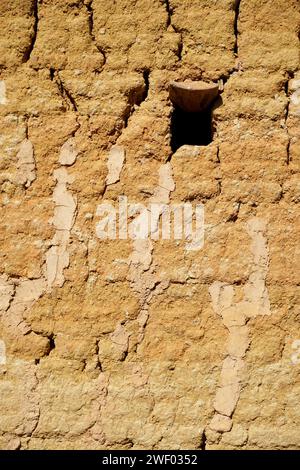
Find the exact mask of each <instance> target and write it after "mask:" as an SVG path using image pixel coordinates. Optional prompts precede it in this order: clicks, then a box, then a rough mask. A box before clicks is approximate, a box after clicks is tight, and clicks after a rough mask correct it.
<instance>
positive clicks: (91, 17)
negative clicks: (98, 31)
mask: <svg viewBox="0 0 300 470" xmlns="http://www.w3.org/2000/svg"><path fill="white" fill-rule="evenodd" d="M85 7H86V10H87V13H88V24H89V35H90V37H91V40H92V41H93V43H94V44H95V47H96V48H97V50H98V51H99V52H100V54H101V55H102V56H103V64H102V69H103V67H104V65H105V64H106V53H105V51H104V49H103V48H102V47H100V46H99V45H98V44H97V41H96V37H95V34H94V10H93V0H91V1H90V2H89V3H86V4H85Z"/></svg>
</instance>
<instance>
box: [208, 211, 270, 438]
mask: <svg viewBox="0 0 300 470" xmlns="http://www.w3.org/2000/svg"><path fill="white" fill-rule="evenodd" d="M246 230H247V232H248V234H249V236H250V237H251V251H252V255H253V264H252V267H251V272H250V275H249V280H248V282H247V283H246V284H245V286H244V289H243V291H244V298H243V300H242V301H240V302H235V301H234V286H232V285H230V284H226V283H223V282H219V281H215V282H214V283H213V284H212V285H211V286H210V288H209V293H210V296H211V300H212V305H213V309H214V311H215V312H216V313H217V314H218V315H220V316H221V317H222V321H223V324H224V326H225V327H226V328H227V329H228V332H229V335H228V340H227V350H226V353H227V357H226V358H225V359H224V361H223V364H222V370H221V376H220V383H219V386H218V389H217V392H216V396H215V399H214V403H213V406H214V409H215V414H214V416H213V418H212V421H211V422H210V424H209V428H210V429H211V430H213V431H217V432H220V433H223V432H228V431H230V429H231V426H232V414H233V412H234V410H235V408H236V405H237V403H238V400H239V396H240V392H241V373H242V370H243V367H244V359H243V358H244V356H245V354H246V351H247V349H248V347H249V344H250V340H249V328H248V326H247V324H246V322H247V320H248V319H249V318H253V317H256V316H258V315H270V314H271V310H270V301H269V296H268V291H267V288H266V277H267V273H268V267H269V253H268V247H267V241H266V238H265V230H266V223H265V221H263V220H261V219H259V218H253V219H251V220H249V221H248V223H247V224H246Z"/></svg>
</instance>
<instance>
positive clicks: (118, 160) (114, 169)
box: [106, 145, 125, 185]
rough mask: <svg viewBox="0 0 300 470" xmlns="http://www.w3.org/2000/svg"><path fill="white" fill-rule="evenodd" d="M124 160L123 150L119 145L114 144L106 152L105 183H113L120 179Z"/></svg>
mask: <svg viewBox="0 0 300 470" xmlns="http://www.w3.org/2000/svg"><path fill="white" fill-rule="evenodd" d="M124 161H125V150H124V147H122V146H120V145H114V146H113V147H112V148H111V149H110V152H109V154H108V159H107V169H108V174H107V177H106V184H107V185H110V184H114V183H117V182H118V181H120V174H121V171H122V168H123V164H124Z"/></svg>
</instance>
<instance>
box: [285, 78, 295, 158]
mask: <svg viewBox="0 0 300 470" xmlns="http://www.w3.org/2000/svg"><path fill="white" fill-rule="evenodd" d="M293 78H294V74H293V73H292V72H288V74H287V79H286V81H285V84H284V92H285V96H286V99H287V103H286V107H285V116H284V128H285V130H286V133H287V138H288V141H287V146H286V154H287V157H286V163H287V165H289V163H290V145H291V136H290V133H289V128H288V118H289V111H290V96H289V94H290V83H291V80H292V79H293Z"/></svg>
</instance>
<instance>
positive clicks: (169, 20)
mask: <svg viewBox="0 0 300 470" xmlns="http://www.w3.org/2000/svg"><path fill="white" fill-rule="evenodd" d="M164 5H165V7H166V12H167V15H168V17H167V23H166V28H167V29H168V28H170V27H171V29H173V31H174V32H175V33H176V34H178V35H179V43H178V50H177V57H178V60H179V61H181V60H182V51H183V36H182V32H180V31H178V29H177V28H176V27H175V26H174V24H173V23H172V15H173V8H172V7H171V5H170V0H165V1H164Z"/></svg>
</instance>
